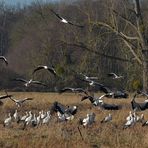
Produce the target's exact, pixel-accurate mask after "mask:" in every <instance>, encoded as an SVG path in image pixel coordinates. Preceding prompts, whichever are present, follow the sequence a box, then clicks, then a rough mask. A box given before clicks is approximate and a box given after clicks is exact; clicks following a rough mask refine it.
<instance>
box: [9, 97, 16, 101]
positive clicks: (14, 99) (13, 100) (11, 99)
mask: <svg viewBox="0 0 148 148" xmlns="http://www.w3.org/2000/svg"><path fill="white" fill-rule="evenodd" d="M9 98H10V100H12V101H13V102H17V100H15V99H13V98H12V97H9Z"/></svg>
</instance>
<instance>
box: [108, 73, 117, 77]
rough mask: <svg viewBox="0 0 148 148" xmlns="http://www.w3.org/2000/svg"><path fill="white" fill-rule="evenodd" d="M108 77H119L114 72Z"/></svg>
mask: <svg viewBox="0 0 148 148" xmlns="http://www.w3.org/2000/svg"><path fill="white" fill-rule="evenodd" d="M108 76H109V77H117V75H116V74H115V73H113V72H112V73H108Z"/></svg>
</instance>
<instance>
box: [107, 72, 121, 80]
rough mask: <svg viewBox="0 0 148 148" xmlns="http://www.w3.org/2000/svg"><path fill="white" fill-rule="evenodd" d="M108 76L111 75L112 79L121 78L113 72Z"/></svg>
mask: <svg viewBox="0 0 148 148" xmlns="http://www.w3.org/2000/svg"><path fill="white" fill-rule="evenodd" d="M108 76H109V77H112V79H121V78H123V76H121V75H117V74H115V73H113V72H112V73H109V74H108Z"/></svg>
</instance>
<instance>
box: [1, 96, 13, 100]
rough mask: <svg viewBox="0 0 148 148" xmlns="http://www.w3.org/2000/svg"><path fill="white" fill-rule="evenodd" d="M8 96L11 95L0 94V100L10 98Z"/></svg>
mask: <svg viewBox="0 0 148 148" xmlns="http://www.w3.org/2000/svg"><path fill="white" fill-rule="evenodd" d="M10 97H12V95H3V96H0V100H2V99H6V98H10Z"/></svg>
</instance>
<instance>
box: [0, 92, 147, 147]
mask: <svg viewBox="0 0 148 148" xmlns="http://www.w3.org/2000/svg"><path fill="white" fill-rule="evenodd" d="M10 94H14V95H15V96H16V98H22V97H33V98H34V100H33V101H30V102H25V104H24V106H23V107H22V108H19V109H18V110H19V113H20V114H23V112H24V111H29V110H32V111H33V112H34V113H37V112H38V111H39V110H42V109H43V110H46V111H47V110H48V109H49V107H50V105H51V104H52V103H53V102H54V101H59V102H61V103H63V104H65V105H77V106H78V113H77V114H76V115H75V118H74V120H73V121H69V122H66V123H64V122H63V123H58V122H57V121H56V120H54V119H55V117H54V116H53V117H52V119H51V122H50V124H49V125H48V126H45V125H44V126H39V127H38V128H32V127H27V129H26V130H22V129H21V128H22V127H21V125H17V124H16V123H13V124H12V127H5V128H4V127H3V125H2V123H3V120H4V118H5V117H6V115H7V113H8V112H10V111H11V112H13V111H14V110H15V109H16V106H15V104H14V102H12V101H11V100H9V99H8V100H5V102H4V105H3V106H1V107H0V114H1V119H0V131H1V132H0V147H21V148H26V147H28V148H32V147H36V148H41V147H47V148H49V147H57V148H58V147H59V148H66V147H67V148H68V147H74V148H84V147H101V148H110V147H112V148H115V147H117V148H127V147H130V148H131V147H133V148H139V147H141V148H147V146H148V141H147V138H148V129H147V127H142V126H141V124H140V123H137V124H136V125H135V126H134V127H131V128H129V129H125V130H123V129H122V127H123V124H124V122H125V118H126V117H127V115H128V113H129V111H130V110H131V106H130V100H131V96H132V95H131V96H130V98H129V99H125V100H116V99H114V100H113V99H107V98H105V102H111V103H116V104H122V105H123V108H122V110H119V111H105V110H99V109H98V108H97V107H96V108H95V107H93V106H92V105H91V104H90V102H89V101H84V102H81V101H80V97H79V96H76V95H74V94H70V93H67V94H63V95H59V94H55V93H33V92H30V93H14V92H12V93H10ZM96 95H99V94H96ZM137 100H138V101H143V98H138V99H137ZM90 112H94V113H96V122H95V123H94V124H93V125H91V126H89V127H87V128H83V127H81V126H80V130H81V133H82V135H83V138H84V140H82V138H81V136H80V134H79V132H78V129H77V127H78V120H79V118H80V117H85V116H86V114H87V113H90ZM109 112H110V113H112V115H113V120H112V122H111V123H106V124H100V121H101V120H102V118H103V117H104V116H106V115H107V114H108V113H109ZM141 113H144V115H145V119H148V114H147V111H143V112H139V113H138V114H139V115H140V114H141Z"/></svg>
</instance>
